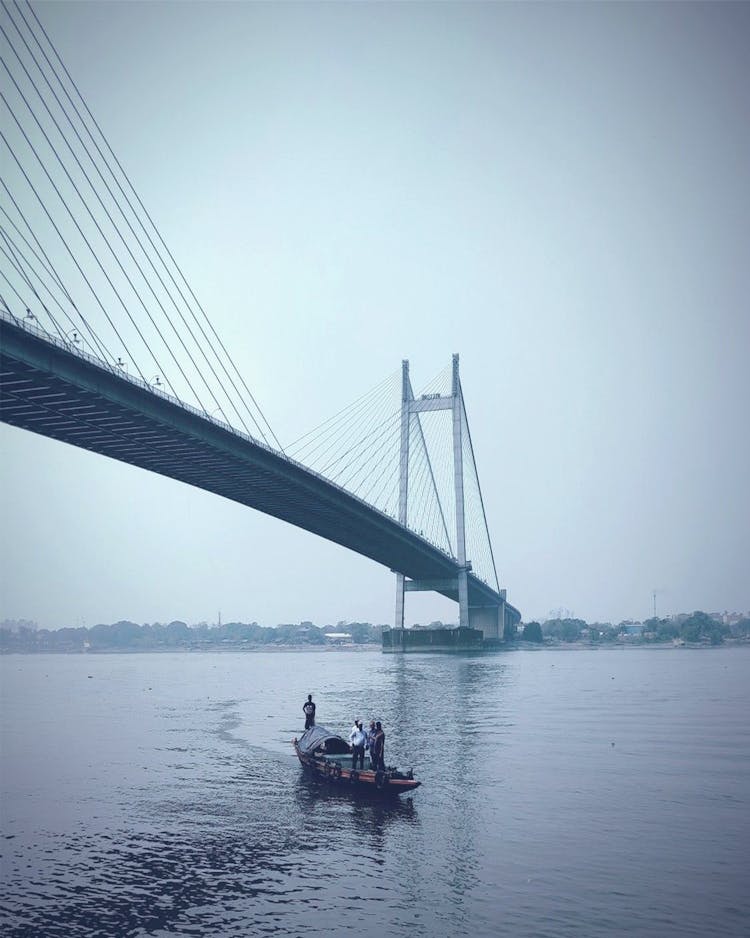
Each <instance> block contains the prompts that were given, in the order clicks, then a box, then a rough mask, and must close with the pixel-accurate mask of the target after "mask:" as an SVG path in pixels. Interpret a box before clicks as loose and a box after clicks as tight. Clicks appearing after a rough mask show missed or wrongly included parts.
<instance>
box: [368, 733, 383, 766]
mask: <svg viewBox="0 0 750 938" xmlns="http://www.w3.org/2000/svg"><path fill="white" fill-rule="evenodd" d="M370 759H371V761H372V767H373V769H375V771H376V772H378V771H381V772H384V771H385V733H384V732H383V726H382V724H381V722H380V720H378V722H377V723H376V724H375V738H374V739H373V741H372V743H371V744H370Z"/></svg>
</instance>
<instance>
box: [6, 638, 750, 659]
mask: <svg viewBox="0 0 750 938" xmlns="http://www.w3.org/2000/svg"><path fill="white" fill-rule="evenodd" d="M735 647H745V648H747V647H750V641H742V640H732V639H729V640H725V641H724V642H722V643H721V644H720V645H711V644H709V643H707V642H685V643H684V644H683V645H675V644H673V643H672V642H607V643H606V644H594V643H590V642H544V643H543V644H541V645H540V644H537V643H536V642H511V643H508V644H507V645H505V646H501V647H499V648H493V649H487V650H484V649H469V650H467V651H463V650H462V651H460V652H450V651H443V652H431V651H429V650H427V649H425V650H424V651H422V650H419V651H412V652H409V654H410V655H412V654H427V655H430V654H444V655H446V654H448V655H450V654H454V653H455V654H466V653H470V654H498V653H499V654H503V653H507V652H513V651H549V650H553V649H554V650H555V651H601V650H607V649H609V650H612V651H629V650H632V649H636V648H645V649H648V650H650V651H656V650H661V651H698V650H704V651H705V650H715V649H717V648H735ZM299 651H304V652H311V653H312V652H318V653H321V654H347V653H351V652H354V653H355V654H357V653H361V652H366V651H382V648H381V645H380V644H379V643H374V642H362V643H359V644H345V645H344V644H342V645H306V644H300V645H262V644H258V645H244V646H243V645H234V646H231V647H229V646H224V647H222V646H221V645H211V646H208V647H203V648H195V647H194V648H180V647H179V646H172V647H164V648H124V647H121V648H85V649H84V648H80V649H73V648H70V649H53V648H40V649H36V648H23V649H20V648H19V649H3V650H2V651H0V657H10V656H12V655H81V656H84V655H86V656H92V655H93V656H99V655H168V654H181V655H186V654H194V655H195V654H198V655H200V654H210V653H219V654H243V655H245V654H255V653H257V652H272V653H273V654H286V653H288V652H299ZM396 656H397V655H396Z"/></svg>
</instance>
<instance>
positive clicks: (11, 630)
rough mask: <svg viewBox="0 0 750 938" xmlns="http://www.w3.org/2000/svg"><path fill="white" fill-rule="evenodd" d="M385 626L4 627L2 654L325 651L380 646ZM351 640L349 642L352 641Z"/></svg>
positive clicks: (130, 624)
mask: <svg viewBox="0 0 750 938" xmlns="http://www.w3.org/2000/svg"><path fill="white" fill-rule="evenodd" d="M382 630H383V626H381V625H372V624H371V623H369V622H346V623H344V622H339V623H338V625H336V626H332V625H328V626H323V627H322V628H319V627H318V626H316V625H314V624H313V623H312V622H300V623H298V624H281V625H277V626H263V625H258V623H257V622H226V623H223V624H222V625H208V624H207V623H205V622H200V623H198V624H197V625H188V624H187V623H186V622H181V621H174V622H168V623H162V622H154V623H144V624H143V625H138V623H137V622H129V621H127V620H123V621H120V622H115V623H113V624H111V625H105V624H100V625H94V626H91V627H89V628H86V626H79V627H77V628H61V629H37V628H36V627H35V624H34V623H33V622H25V621H22V622H20V623H8V622H6V623H3V625H2V626H0V651H39V652H44V651H67V652H76V651H109V650H112V651H114V650H120V649H127V650H130V651H149V650H155V649H168V648H196V649H200V648H210V647H215V646H216V647H232V646H234V647H237V646H243V645H245V646H256V645H267V646H274V645H276V646H283V645H325V644H327V643H329V642H330V641H331V638H330V637H329V636H331V635H334V636H335V635H337V634H340V633H341V632H345V633H346V634H347V636H350V640H351V641H352V642H353V643H355V644H364V643H367V642H378V643H379V642H380V636H381V633H382ZM347 640H349V639H347Z"/></svg>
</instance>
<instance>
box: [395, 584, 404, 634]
mask: <svg viewBox="0 0 750 938" xmlns="http://www.w3.org/2000/svg"><path fill="white" fill-rule="evenodd" d="M405 579H406V578H405V577H404V575H403V573H397V574H396V621H395V623H394V626H395V628H397V629H402V628H403V627H404V594H405V592H406V583H405Z"/></svg>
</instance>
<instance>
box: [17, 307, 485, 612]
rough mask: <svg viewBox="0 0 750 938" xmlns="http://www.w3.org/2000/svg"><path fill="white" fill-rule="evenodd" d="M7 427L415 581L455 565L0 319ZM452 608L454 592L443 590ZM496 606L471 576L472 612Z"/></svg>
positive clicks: (226, 431) (319, 481)
mask: <svg viewBox="0 0 750 938" xmlns="http://www.w3.org/2000/svg"><path fill="white" fill-rule="evenodd" d="M0 417H1V418H2V420H3V421H5V422H6V423H9V424H12V425H14V426H17V427H23V428H24V429H27V430H31V431H33V432H35V433H40V434H42V435H44V436H47V437H52V438H53V439H56V440H62V441H63V442H66V443H71V444H73V445H74V446H79V447H82V448H83V449H87V450H91V451H93V452H96V453H100V454H102V455H104V456H109V457H111V458H113V459H118V460H120V461H122V462H126V463H130V464H131V465H134V466H139V467H141V468H143V469H148V470H150V471H152V472H158V473H160V474H161V475H165V476H168V477H169V478H172V479H178V480H180V481H181V482H187V483H188V484H189V485H195V486H197V487H198V488H201V489H205V490H207V491H210V492H215V493H216V494H217V495H223V496H224V497H225V498H230V499H232V500H233V501H236V502H240V503H241V504H243V505H247V506H248V507H250V508H255V509H257V510H258V511H262V512H265V513H266V514H269V515H273V516H274V517H277V518H280V519H282V520H283V521H287V522H289V523H290V524H294V525H296V526H297V527H300V528H304V529H305V530H307V531H311V532H313V533H315V534H319V535H320V536H321V537H325V538H326V539H327V540H329V541H333V542H335V543H337V544H341V545H342V546H344V547H348V548H349V549H350V550H353V551H356V552H357V553H359V554H362V555H364V556H365V557H369V558H370V559H372V560H375V561H377V562H378V563H381V564H383V565H384V566H386V567H388V568H390V569H392V570H395V571H397V572H399V573H403V574H405V575H406V576H407V577H411V578H413V579H427V580H439V579H446V578H449V577H455V575H456V573H457V569H458V566H457V563H456V561H455V560H453V558H451V557H449V556H448V555H447V554H445V553H444V552H443V551H441V550H440V549H439V548H437V547H435V546H434V545H432V544H431V543H429V542H428V541H426V540H424V538H422V537H420V536H419V535H417V534H415V533H414V532H412V531H410V530H409V529H408V528H406V527H404V526H403V525H401V524H399V523H398V522H397V521H396V520H394V519H393V518H390V517H389V516H388V515H385V514H383V513H382V512H380V511H378V510H377V509H374V508H372V507H371V506H370V505H368V504H367V503H366V502H364V501H362V500H361V499H359V498H357V497H356V496H354V495H352V494H350V493H349V492H346V491H345V490H344V489H342V488H340V487H339V486H337V485H335V484H334V483H332V482H330V481H328V480H327V479H324V478H323V477H322V476H319V475H317V474H316V473H314V472H312V471H311V470H309V469H307V468H306V467H305V466H302V465H301V464H299V463H297V462H295V461H294V460H292V459H289V458H287V457H286V456H284V455H283V454H281V453H279V452H276V451H275V450H272V449H270V448H268V447H266V446H263V445H262V444H260V443H258V442H257V441H255V440H252V439H251V438H250V437H245V436H243V435H242V434H240V433H237V432H235V431H234V430H232V429H231V428H229V427H227V426H225V425H223V424H220V423H219V422H217V421H215V420H213V419H211V418H209V417H207V416H205V415H203V414H201V413H200V412H199V411H197V410H194V409H193V408H190V407H187V406H185V405H182V404H180V403H179V402H178V401H176V400H174V399H173V398H170V397H168V396H167V395H165V394H163V393H161V392H156V391H154V390H153V389H150V388H148V387H147V386H146V385H143V384H142V383H141V382H139V381H137V380H134V379H132V378H128V377H126V376H123V375H122V374H121V373H118V372H116V371H114V370H110V369H108V367H107V366H106V365H103V364H101V363H99V362H97V361H96V360H94V359H91V358H90V357H88V356H85V355H82V354H80V353H79V352H77V351H76V350H74V349H71V348H68V347H66V346H65V345H63V344H62V343H59V342H56V341H51V340H50V339H49V338H47V337H46V336H45V335H43V334H42V333H41V332H40V331H39V330H36V329H34V328H33V327H27V326H26V325H21V324H19V323H17V322H12V321H9V320H8V319H7V318H5V317H1V318H0ZM441 592H443V594H444V595H446V596H449V597H450V598H452V599H456V598H457V596H456V593H455V591H451V590H449V589H448V590H441ZM499 601H500V597H499V595H498V593H497V592H496V591H495V590H493V589H492V588H491V587H490V586H488V585H487V584H486V583H484V582H482V581H481V580H479V579H478V578H477V577H475V576H473V575H472V574H470V575H469V602H470V603H471V604H472V605H484V604H493V603H497V602H499Z"/></svg>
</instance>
